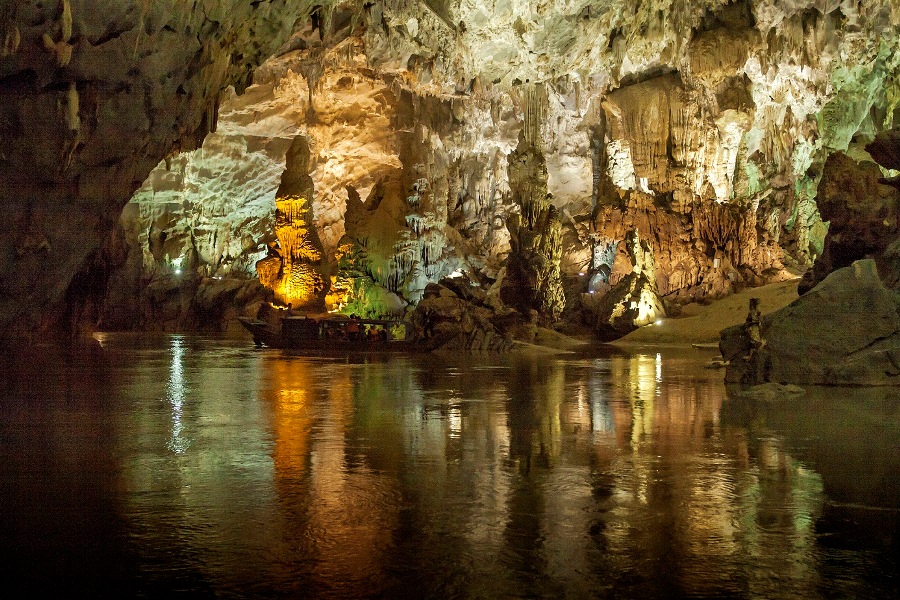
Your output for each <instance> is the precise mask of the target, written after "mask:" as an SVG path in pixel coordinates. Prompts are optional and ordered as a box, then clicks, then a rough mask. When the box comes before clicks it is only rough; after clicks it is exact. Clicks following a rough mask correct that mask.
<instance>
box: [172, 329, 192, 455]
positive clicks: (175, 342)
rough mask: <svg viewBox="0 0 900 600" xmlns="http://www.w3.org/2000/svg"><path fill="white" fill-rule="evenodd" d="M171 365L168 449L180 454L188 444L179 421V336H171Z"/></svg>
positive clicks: (181, 355)
mask: <svg viewBox="0 0 900 600" xmlns="http://www.w3.org/2000/svg"><path fill="white" fill-rule="evenodd" d="M171 349H172V366H171V367H169V384H168V385H167V386H166V400H167V401H168V403H169V405H170V406H171V407H172V437H171V438H170V439H169V443H168V444H167V445H168V446H169V449H170V450H171V451H172V452H175V453H177V454H181V453H182V452H184V451H185V450H187V447H188V446H189V445H190V442H189V441H188V440H187V439H185V438H184V436H183V435H182V432H183V430H184V424H183V423H182V422H181V419H182V416H183V414H182V413H183V411H184V396H185V384H184V366H183V365H182V361H183V360H184V346H183V344H182V338H181V336H173V337H172V346H171Z"/></svg>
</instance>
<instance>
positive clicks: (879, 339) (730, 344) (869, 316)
mask: <svg viewBox="0 0 900 600" xmlns="http://www.w3.org/2000/svg"><path fill="white" fill-rule="evenodd" d="M761 334H762V338H763V340H764V344H763V346H762V347H761V348H759V349H758V350H756V351H755V352H754V351H753V350H752V344H751V343H750V338H749V333H748V329H747V327H746V326H745V325H738V326H735V327H730V328H728V329H725V330H724V331H723V332H722V337H721V342H720V344H719V346H720V349H721V350H722V356H723V357H724V359H725V360H726V361H728V363H729V365H728V369H727V370H726V374H725V379H726V381H728V382H731V383H744V384H761V383H766V382H776V383H794V384H810V385H812V384H817V385H900V294H898V293H897V292H896V291H894V290H891V289H889V288H887V287H886V286H885V285H884V283H883V282H882V280H881V278H880V277H879V274H878V270H877V267H876V264H875V261H874V260H871V259H866V260H860V261H857V262H855V263H853V264H852V265H851V266H849V267H846V268H843V269H838V270H837V271H835V272H833V273H831V274H830V275H828V276H827V277H826V278H825V280H824V281H822V283H820V284H819V285H817V286H816V287H815V288H813V289H812V290H811V291H809V292H807V293H806V294H805V295H803V296H801V297H800V298H799V299H797V300H796V301H795V302H793V303H791V304H790V305H788V306H786V307H785V308H783V309H781V310H780V311H777V312H775V313H772V314H770V315H768V316H766V317H765V318H763V320H762V326H761Z"/></svg>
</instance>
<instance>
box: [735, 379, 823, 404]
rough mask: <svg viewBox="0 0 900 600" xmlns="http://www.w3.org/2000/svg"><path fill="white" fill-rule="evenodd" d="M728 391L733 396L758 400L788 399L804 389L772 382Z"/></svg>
mask: <svg viewBox="0 0 900 600" xmlns="http://www.w3.org/2000/svg"><path fill="white" fill-rule="evenodd" d="M730 392H731V394H733V395H734V396H740V397H743V398H756V399H758V400H778V399H788V398H791V397H796V396H802V395H804V394H806V390H805V389H803V388H802V387H800V386H798V385H793V384H787V385H782V384H780V383H772V382H769V383H762V384H759V385H754V386H750V387H744V388H734V389H731V390H730Z"/></svg>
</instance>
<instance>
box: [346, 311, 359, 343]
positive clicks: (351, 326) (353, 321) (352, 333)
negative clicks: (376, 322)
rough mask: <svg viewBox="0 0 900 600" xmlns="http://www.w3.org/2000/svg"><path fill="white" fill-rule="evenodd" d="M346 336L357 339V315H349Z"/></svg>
mask: <svg viewBox="0 0 900 600" xmlns="http://www.w3.org/2000/svg"><path fill="white" fill-rule="evenodd" d="M347 337H349V338H350V339H351V340H356V339H359V317H357V316H356V315H350V322H349V323H347Z"/></svg>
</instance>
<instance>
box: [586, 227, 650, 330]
mask: <svg viewBox="0 0 900 600" xmlns="http://www.w3.org/2000/svg"><path fill="white" fill-rule="evenodd" d="M625 245H626V249H627V252H628V256H629V257H630V259H631V267H632V268H631V272H630V273H629V274H628V275H626V276H625V277H623V278H622V279H621V281H619V283H617V284H616V285H614V286H613V287H612V288H610V290H609V291H608V292H606V294H604V295H603V296H602V297H601V298H599V300H597V301H595V303H594V304H593V305H592V306H591V307H590V308H591V310H592V311H593V314H594V315H595V318H596V323H597V330H598V333H599V334H600V335H601V337H607V338H609V337H613V338H614V337H621V336H623V335H625V334H627V333H629V332H631V331H634V330H635V329H637V328H638V327H642V326H644V325H649V324H650V323H653V322H655V321H656V320H657V319H660V318H662V317H665V316H666V311H665V307H664V305H663V301H662V298H660V297H659V293H658V291H657V287H656V264H655V261H654V258H653V248H652V247H651V246H650V244H648V243H647V242H646V241H643V240H641V239H640V236H639V235H638V233H637V231H630V232H629V233H628V234H627V235H626V236H625Z"/></svg>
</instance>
